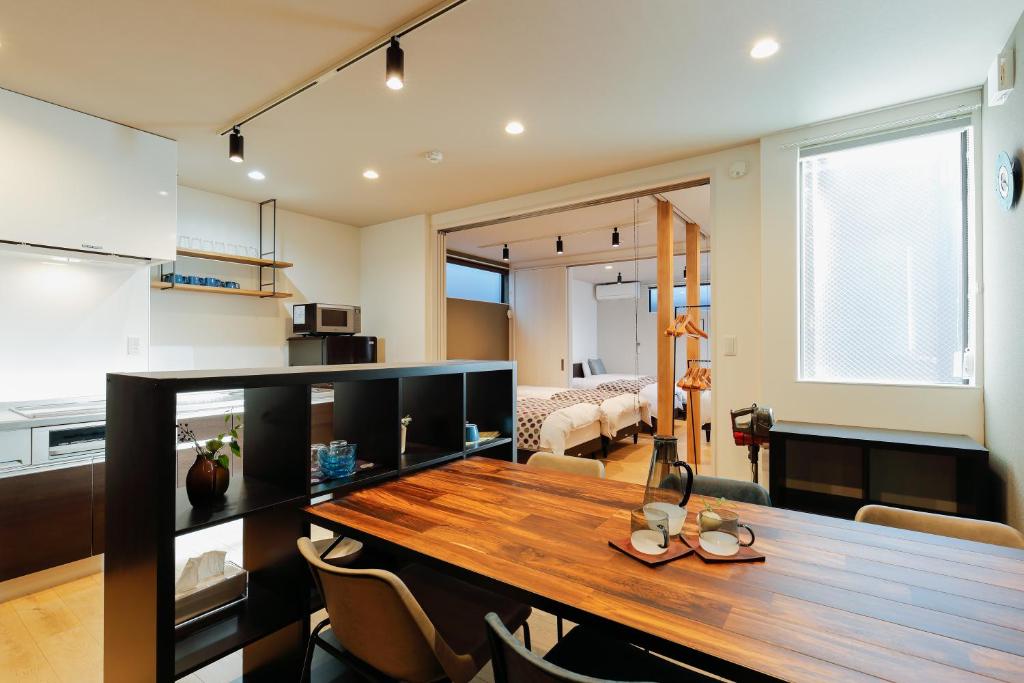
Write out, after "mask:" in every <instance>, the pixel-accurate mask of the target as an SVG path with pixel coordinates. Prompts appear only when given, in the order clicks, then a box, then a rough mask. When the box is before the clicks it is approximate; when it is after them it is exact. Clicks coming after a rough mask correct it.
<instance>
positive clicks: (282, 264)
mask: <svg viewBox="0 0 1024 683" xmlns="http://www.w3.org/2000/svg"><path fill="white" fill-rule="evenodd" d="M178 256H187V257H188V258H201V259H206V260H207V261H223V262H224V263H240V264H242V265H243V266H263V267H264V268H291V267H292V266H294V265H295V264H294V263H289V262H288V261H275V260H273V259H268V258H256V257H255V256H239V255H237V254H222V253H220V252H219V251H201V250H199V249H181V248H179V249H178Z"/></svg>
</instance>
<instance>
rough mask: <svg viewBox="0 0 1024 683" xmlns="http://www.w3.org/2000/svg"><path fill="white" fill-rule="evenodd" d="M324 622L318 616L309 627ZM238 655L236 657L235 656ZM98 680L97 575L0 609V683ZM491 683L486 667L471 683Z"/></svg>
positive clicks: (546, 635)
mask: <svg viewBox="0 0 1024 683" xmlns="http://www.w3.org/2000/svg"><path fill="white" fill-rule="evenodd" d="M324 616H326V613H323V614H322V615H320V614H318V615H316V617H315V618H314V619H313V623H316V622H318V621H319V619H321V618H323V617H324ZM530 628H531V633H532V636H533V648H534V651H536V652H539V653H541V654H543V653H545V652H547V651H548V649H550V648H551V646H552V645H553V644H554V642H555V618H554V617H553V616H551V615H550V614H546V613H544V612H534V615H533V616H532V617H531V618H530ZM239 654H240V653H239ZM240 674H241V657H240V656H238V654H236V656H233V657H227V658H225V660H223V661H221V662H218V663H217V664H214V665H212V666H210V667H207V668H206V669H203V670H201V671H199V672H197V673H195V674H192V675H191V676H187V677H185V678H183V679H181V680H182V681H184V682H185V683H229V682H231V681H234V680H236V679H237V678H238V676H239V675H240ZM102 680H103V574H93V575H92V576H87V577H85V578H83V579H78V580H77V581H72V582H70V583H66V584H63V585H61V586H57V587H56V588H51V589H49V590H45V591H41V592H39V593H33V594H32V595H27V596H25V597H22V598H18V599H16V600H12V601H10V602H5V603H3V604H0V681H2V683H15V682H17V683H53V682H59V683H92V682H99V681H102ZM474 680H475V681H477V682H478V683H494V679H493V675H492V674H491V668H490V665H488V666H487V668H485V669H484V670H483V671H481V672H480V674H479V675H478V676H477V677H476V679H474Z"/></svg>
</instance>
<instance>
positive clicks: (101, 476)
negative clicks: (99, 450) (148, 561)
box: [92, 458, 107, 555]
mask: <svg viewBox="0 0 1024 683" xmlns="http://www.w3.org/2000/svg"><path fill="white" fill-rule="evenodd" d="M106 495H107V463H106V462H105V461H104V459H103V458H97V459H95V460H93V461H92V554H93V555H99V554H100V553H102V552H103V547H104V540H105V539H106V528H105V525H106V523H107V514H106V512H107V501H106Z"/></svg>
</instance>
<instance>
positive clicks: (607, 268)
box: [604, 266, 612, 270]
mask: <svg viewBox="0 0 1024 683" xmlns="http://www.w3.org/2000/svg"><path fill="white" fill-rule="evenodd" d="M604 269H605V270H611V269H612V267H611V266H605V267H604Z"/></svg>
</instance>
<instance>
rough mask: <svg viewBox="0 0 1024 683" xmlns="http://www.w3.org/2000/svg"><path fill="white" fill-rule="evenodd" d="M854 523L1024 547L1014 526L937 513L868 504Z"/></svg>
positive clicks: (1022, 536)
mask: <svg viewBox="0 0 1024 683" xmlns="http://www.w3.org/2000/svg"><path fill="white" fill-rule="evenodd" d="M854 520H856V521H858V522H865V523H867V524H878V525H880V526H888V527H895V528H897V529H906V530H908V531H923V532H924V533H926V534H936V535H938V536H948V537H950V538H961V539H964V540H966V541H977V542H978V543H991V544H992V545H1003V546H1006V547H1008V548H1024V534H1022V533H1021V532H1019V531H1017V530H1016V529H1014V528H1013V527H1012V526H1008V525H1006V524H1000V523H999V522H990V521H987V520H984V519H964V518H963V517H953V516H951V515H940V514H937V513H934V512H919V511H917V510H903V509H902V508H893V507H889V506H887V505H865V506H864V507H862V508H861V509H860V510H857V514H856V515H855V516H854Z"/></svg>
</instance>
